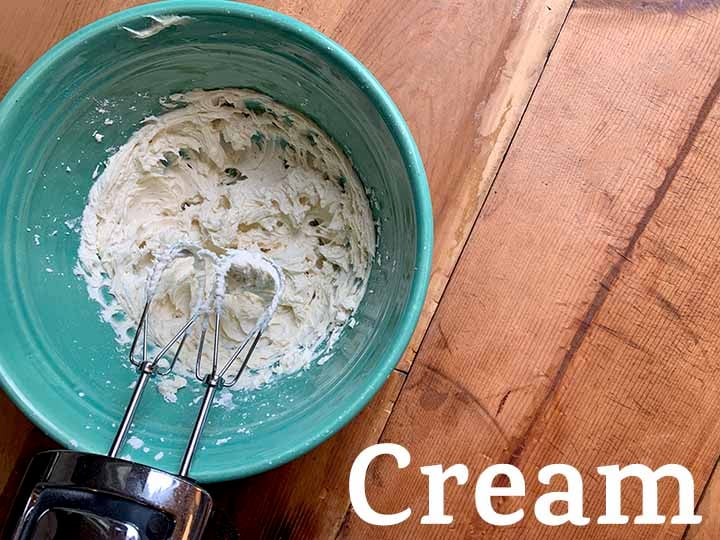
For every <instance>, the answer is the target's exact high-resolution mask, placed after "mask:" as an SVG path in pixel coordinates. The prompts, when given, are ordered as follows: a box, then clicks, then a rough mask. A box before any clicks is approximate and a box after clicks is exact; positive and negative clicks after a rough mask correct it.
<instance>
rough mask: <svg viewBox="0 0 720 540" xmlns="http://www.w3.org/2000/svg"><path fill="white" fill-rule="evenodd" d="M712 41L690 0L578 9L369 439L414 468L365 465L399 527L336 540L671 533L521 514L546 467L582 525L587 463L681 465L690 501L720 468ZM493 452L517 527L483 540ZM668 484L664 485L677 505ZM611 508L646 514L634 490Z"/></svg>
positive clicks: (673, 529)
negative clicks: (443, 482) (520, 491)
mask: <svg viewBox="0 0 720 540" xmlns="http://www.w3.org/2000/svg"><path fill="white" fill-rule="evenodd" d="M674 5H675V4H673V6H674ZM678 5H680V4H678ZM719 29H720V12H718V10H717V9H700V8H698V7H697V6H696V5H695V4H691V5H690V6H689V7H687V6H686V5H685V4H684V3H683V4H682V5H681V6H680V7H671V8H663V6H661V5H659V4H658V5H654V6H651V9H641V7H640V3H639V2H638V3H633V2H625V3H621V2H602V3H599V4H595V3H580V4H578V5H577V6H576V7H574V8H573V9H572V10H571V12H570V15H569V17H568V19H567V21H566V23H565V26H564V28H563V32H562V33H561V36H560V39H559V40H558V43H557V45H556V47H555V49H554V50H553V53H552V56H551V58H550V61H549V63H548V65H547V67H546V69H545V72H544V74H543V77H542V79H541V81H540V84H539V86H538V89H537V90H536V92H535V94H534V96H533V98H532V101H531V103H530V106H529V108H528V111H527V112H526V114H525V117H524V120H523V122H522V124H521V126H520V129H519V131H518V134H517V135H516V137H515V140H514V142H513V144H512V146H511V148H510V151H509V153H508V155H507V157H506V160H505V163H504V165H503V167H502V169H501V171H500V173H499V176H498V179H497V181H496V186H495V187H494V188H493V193H492V194H491V196H490V197H489V199H488V201H487V203H486V205H485V207H484V209H483V212H482V213H481V215H480V218H479V220H478V222H477V223H476V226H475V228H474V230H473V232H472V236H471V238H470V240H469V242H468V245H467V246H466V249H465V252H464V254H463V257H462V259H461V260H460V263H459V264H458V266H457V268H456V270H455V273H454V275H453V280H452V281H451V283H450V285H449V287H448V289H447V291H446V293H445V296H444V297H443V302H442V303H441V304H440V307H439V308H438V312H437V314H436V316H435V319H434V320H433V323H432V325H431V327H430V329H429V331H428V334H427V336H426V339H425V341H424V342H423V344H422V347H421V348H420V351H419V353H418V357H417V359H416V361H415V364H414V366H413V368H412V370H411V372H410V375H409V378H408V382H407V384H406V388H405V389H404V391H403V393H402V394H401V397H400V399H399V400H398V403H397V404H396V406H395V408H394V410H393V414H392V415H391V418H390V421H389V423H388V426H387V428H386V430H385V432H384V434H383V437H382V440H383V441H388V442H395V443H399V444H402V445H403V446H405V447H406V448H407V449H408V450H409V451H410V453H411V455H412V459H413V463H412V465H411V467H410V468H408V469H406V470H403V471H398V470H397V468H396V467H395V466H394V464H393V463H392V461H391V460H386V461H380V462H378V464H377V465H376V466H375V467H373V469H372V470H371V472H370V474H369V480H368V493H369V497H370V500H371V501H372V502H373V504H374V505H375V507H376V508H377V509H378V510H379V511H387V512H390V511H399V510H400V509H402V508H403V507H405V506H407V505H410V506H411V507H412V508H413V509H414V513H413V516H412V517H411V518H410V519H409V520H408V521H407V522H405V523H403V524H402V525H399V526H395V527H389V528H377V527H370V526H368V525H366V524H364V523H363V522H362V521H361V520H360V519H359V518H358V517H357V515H355V514H354V513H352V514H351V515H350V516H349V517H348V519H347V521H346V524H345V527H344V528H343V530H342V532H341V535H340V536H341V537H343V538H362V537H368V536H369V537H373V538H398V537H403V538H412V537H415V536H420V535H422V536H423V537H427V536H442V535H444V534H452V535H453V536H454V537H477V536H482V537H483V538H485V537H488V538H494V537H498V538H568V537H572V538H657V537H659V536H661V535H662V536H667V537H671V538H672V537H675V538H677V537H680V536H682V534H683V532H684V529H683V527H682V526H671V525H669V524H665V525H662V526H654V527H651V526H641V527H640V526H639V527H634V526H629V527H619V528H616V527H607V526H598V525H596V524H592V525H589V526H587V527H584V528H572V529H568V528H565V527H558V528H548V527H543V526H539V525H538V523H537V521H535V519H534V517H533V516H532V503H533V502H534V500H535V498H536V497H537V496H538V495H539V494H540V493H542V492H544V491H547V490H548V488H544V487H543V486H539V485H538V483H537V480H536V479H535V478H536V474H537V471H538V469H539V468H540V467H542V466H544V465H546V464H549V463H569V464H572V465H574V466H576V467H577V468H578V469H579V470H580V471H581V472H582V473H583V474H584V478H585V480H586V482H585V488H586V493H585V503H586V513H587V514H588V515H590V516H591V517H593V518H596V517H597V516H598V515H600V514H602V512H603V510H604V486H603V484H602V482H600V481H599V479H598V476H597V474H596V473H594V467H597V466H598V465H606V464H614V463H619V464H629V463H636V462H640V463H645V464H647V465H649V466H655V467H656V466H658V465H661V464H663V463H673V462H675V463H681V464H683V465H685V466H687V467H688V468H689V469H690V470H691V471H692V472H693V474H694V475H695V479H696V496H697V495H698V494H699V493H700V491H701V489H702V487H703V485H704V483H705V481H706V480H707V478H708V475H709V474H710V471H711V470H712V468H713V466H714V464H715V461H716V459H717V447H718V443H719V442H720V441H719V439H720V423H718V420H717V418H718V409H719V407H720V405H718V403H717V400H716V395H717V391H718V387H719V386H720V378H719V375H718V369H717V368H718V361H717V360H716V358H717V352H718V348H720V337H718V335H717V332H716V330H715V328H717V325H718V324H719V323H720V306H719V305H718V303H717V301H716V300H715V298H716V297H717V294H718V292H719V291H718V288H719V287H720V281H719V280H718V276H719V275H720V273H719V272H718V270H720V255H718V247H719V246H718V240H717V239H718V237H719V233H720V231H719V230H718V227H719V226H720V211H719V210H718V209H719V208H720V184H718V183H717V182H716V181H715V179H716V177H717V176H718V173H719V172H720V161H719V160H718V158H717V157H716V156H717V155H718V150H720V149H719V148H718V146H719V145H720V109H718V105H717V103H716V101H717V97H718V93H720V82H719V80H720V79H719V77H720V67H719V66H718V65H717V62H716V58H717V56H718V54H720V32H718V30H719ZM501 462H511V463H514V464H515V465H517V466H518V467H520V468H521V470H523V472H524V473H525V477H526V479H527V480H528V496H527V497H526V499H525V500H524V501H522V502H521V505H520V507H523V508H524V509H525V511H526V513H528V512H529V514H530V515H528V517H526V519H525V521H523V522H521V523H520V524H519V525H517V526H514V527H509V528H507V529H490V528H489V527H488V526H487V525H486V524H485V523H484V522H482V521H481V520H480V519H479V517H478V516H477V513H476V512H475V511H474V502H473V488H474V485H473V484H474V479H475V478H476V477H477V475H478V474H479V473H480V472H481V471H482V470H483V469H484V468H485V467H487V466H488V465H490V464H493V463H501ZM434 463H443V464H445V465H447V466H449V465H451V464H453V463H465V464H467V465H468V467H469V469H470V471H471V481H470V485H469V486H465V487H458V486H455V485H451V486H449V488H448V489H447V492H446V497H445V500H446V507H447V508H448V509H449V513H452V514H454V515H455V522H454V523H453V525H452V526H451V527H445V528H443V527H441V526H427V525H423V526H421V525H420V524H419V521H420V520H419V518H420V516H421V515H423V514H424V513H425V511H426V508H427V502H426V499H427V486H426V479H425V478H424V477H423V476H421V475H420V474H419V472H418V470H417V467H419V466H421V465H425V464H434ZM388 486H392V489H389V488H388ZM676 489H677V488H676V487H675V486H674V485H673V484H672V482H667V483H661V484H660V508H661V509H662V510H663V511H665V512H667V513H669V514H672V513H673V510H674V509H676V508H677V500H676V498H677V491H676ZM624 501H625V503H626V504H625V505H624V510H625V511H626V512H627V513H629V514H630V515H636V514H637V513H639V510H640V504H639V503H640V501H639V489H638V486H636V485H631V486H628V488H627V491H626V494H625V497H624ZM516 507H518V506H517V500H515V499H509V500H504V501H502V505H501V509H502V510H503V511H511V510H514V509H515V508H516Z"/></svg>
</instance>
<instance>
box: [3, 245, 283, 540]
mask: <svg viewBox="0 0 720 540" xmlns="http://www.w3.org/2000/svg"><path fill="white" fill-rule="evenodd" d="M182 258H190V259H192V260H193V265H194V268H195V270H196V278H197V282H198V290H200V291H201V294H200V295H199V300H198V302H197V303H196V305H195V307H194V308H193V310H192V312H191V315H190V317H189V319H188V320H187V321H185V323H184V324H183V325H182V326H181V328H180V329H179V330H178V331H177V332H176V333H175V335H174V337H173V338H172V339H171V340H170V341H168V342H167V343H166V344H165V345H163V346H162V347H160V348H159V350H158V352H157V353H155V354H153V355H150V354H149V337H148V336H149V334H150V323H151V321H150V312H151V307H152V302H153V298H154V296H155V295H156V292H157V288H158V285H159V283H160V280H161V278H162V276H163V274H164V272H165V271H166V270H167V269H168V267H170V266H171V265H173V264H174V263H175V262H176V261H178V260H179V259H182ZM208 266H209V267H210V268H212V269H213V270H214V272H212V279H210V280H208V274H207V273H206V272H203V271H201V270H202V269H203V268H207V267H208ZM231 275H232V276H233V277H234V278H235V280H236V281H238V282H239V283H241V284H242V285H243V286H244V287H243V288H244V289H245V290H248V291H250V292H253V293H256V294H258V295H264V296H265V297H267V296H269V297H270V300H269V302H268V303H267V306H266V307H265V309H264V310H263V312H262V313H261V315H260V317H258V319H257V321H256V323H255V325H254V327H253V328H252V329H251V331H250V332H248V334H247V335H246V336H245V338H244V339H243V340H242V341H241V342H240V343H239V345H238V346H237V347H236V348H235V349H234V350H233V351H232V353H231V354H229V357H228V359H227V360H225V361H224V362H223V361H222V360H221V358H220V357H221V352H222V351H221V346H220V334H221V319H222V314H223V306H224V304H225V300H226V296H227V294H228V279H229V277H230V276H231ZM208 281H210V283H211V285H210V286H208ZM283 289H284V280H283V275H282V272H281V270H280V269H279V268H278V267H277V265H276V264H275V263H273V262H272V261H271V260H270V259H268V258H266V257H264V256H262V255H260V254H257V253H252V252H248V251H244V250H231V251H228V252H227V253H225V254H224V255H223V256H218V255H216V254H215V253H213V252H211V251H208V250H205V249H202V248H200V247H198V246H195V245H193V244H178V245H174V246H172V247H171V248H169V249H168V250H167V251H166V252H165V253H164V254H163V255H162V256H160V257H159V258H158V260H157V263H156V264H155V266H154V268H153V270H152V272H151V274H150V277H149V279H148V283H147V291H146V300H145V304H144V308H143V311H142V314H141V316H140V320H139V322H138V327H137V331H136V334H135V337H134V339H133V342H132V345H131V347H130V362H131V363H132V364H133V365H134V366H136V367H137V369H138V372H139V375H138V380H137V383H136V384H135V387H134V389H133V393H132V396H131V398H130V401H129V403H128V406H127V408H126V410H125V413H124V415H123V417H122V420H121V421H120V424H119V427H118V430H117V433H116V435H115V438H114V440H113V442H112V444H111V445H110V450H109V452H108V455H107V456H101V455H97V454H89V453H84V452H74V451H67V450H53V451H49V452H42V453H40V454H38V455H37V456H35V457H34V458H33V460H32V461H31V463H30V466H29V467H28V470H27V472H26V473H25V477H24V479H23V482H22V484H21V487H20V490H19V491H18V495H17V497H16V500H15V504H14V506H13V509H12V510H11V513H10V519H9V522H8V524H7V526H6V528H5V532H4V534H3V538H7V539H12V540H40V539H42V540H51V539H53V540H55V539H57V540H61V539H62V540H68V539H76V538H77V539H81V538H82V539H83V540H100V539H103V540H131V539H132V540H179V539H184V540H195V539H200V538H201V537H202V533H203V531H204V529H205V527H206V525H207V521H208V519H209V517H210V512H211V509H212V499H211V497H210V495H209V494H208V492H207V491H205V490H204V489H202V488H201V487H200V486H198V485H197V484H196V483H195V482H194V481H193V480H192V479H190V478H189V477H188V474H189V472H190V467H191V465H192V461H193V457H194V456H195V453H196V451H197V446H198V443H199V441H200V437H201V435H202V432H203V428H204V427H205V424H206V422H207V419H208V415H209V412H210V407H211V405H212V403H213V400H214V397H215V393H216V392H217V390H218V389H221V388H228V387H231V386H233V385H235V384H237V382H238V381H239V379H240V377H241V375H242V373H243V372H244V370H245V369H246V367H247V365H248V362H249V360H250V358H251V356H252V354H253V352H254V351H255V347H256V346H257V344H258V341H259V340H260V337H261V335H262V333H263V331H264V330H265V329H266V328H267V326H268V324H269V323H270V320H271V318H272V316H273V314H274V313H275V311H276V310H277V306H278V303H279V300H280V297H281V295H282V292H283ZM207 291H209V293H208V292H207ZM197 325H199V334H200V336H199V339H198V345H197V352H196V358H195V370H194V372H195V377H196V378H197V379H198V380H199V381H200V382H201V383H202V384H204V385H205V393H204V395H203V399H202V403H201V405H200V409H199V412H198V415H197V418H196V420H195V423H194V425H193V427H192V430H191V433H190V437H189V439H188V443H187V447H186V449H185V452H184V454H183V456H182V460H181V464H180V468H179V472H178V474H171V473H168V472H165V471H162V470H160V469H156V468H154V467H149V466H147V465H142V464H139V463H135V462H132V461H126V460H124V459H119V458H117V454H118V453H119V451H120V449H121V448H122V447H123V445H124V442H125V438H126V436H127V434H128V431H129V430H130V427H131V425H132V422H133V418H134V417H135V413H136V411H137V408H138V405H139V403H140V400H141V397H142V394H143V392H144V390H145V388H146V386H147V383H148V381H149V380H150V378H152V377H153V376H156V375H161V376H162V375H167V374H169V373H170V372H171V371H172V370H173V369H174V368H175V365H176V362H177V360H178V358H179V356H180V353H181V352H182V350H183V348H184V347H185V345H186V343H187V341H188V337H189V336H190V335H191V333H192V332H193V330H194V329H195V327H196V326H197ZM208 333H212V346H213V348H212V354H211V362H210V365H209V369H204V368H203V365H202V364H203V362H202V360H203V346H204V343H205V340H206V337H207V334H208ZM176 345H177V347H176V349H175V352H174V353H172V358H171V360H170V361H169V362H168V363H167V364H165V363H164V362H161V360H163V359H164V358H165V356H166V355H167V354H168V353H169V352H170V351H171V350H172V349H173V347H175V346H176ZM138 347H139V348H140V349H141V359H138V358H137V356H138V351H137V349H138ZM241 357H242V360H241V361H240V362H238V359H240V358H241ZM234 366H237V369H233V367H234Z"/></svg>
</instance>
